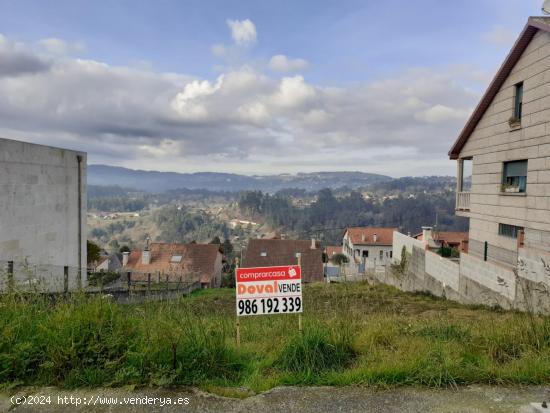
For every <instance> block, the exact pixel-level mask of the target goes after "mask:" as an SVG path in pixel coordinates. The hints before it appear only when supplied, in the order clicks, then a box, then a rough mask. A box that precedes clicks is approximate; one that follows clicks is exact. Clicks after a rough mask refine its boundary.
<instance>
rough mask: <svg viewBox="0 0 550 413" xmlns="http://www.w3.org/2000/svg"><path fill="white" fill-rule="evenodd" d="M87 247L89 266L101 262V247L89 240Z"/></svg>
mask: <svg viewBox="0 0 550 413" xmlns="http://www.w3.org/2000/svg"><path fill="white" fill-rule="evenodd" d="M86 246H87V249H88V257H87V258H88V260H87V261H88V265H91V264H93V263H94V262H97V261H99V258H100V253H101V248H99V245H97V244H96V243H95V242H92V241H90V240H88V241H87V242H86Z"/></svg>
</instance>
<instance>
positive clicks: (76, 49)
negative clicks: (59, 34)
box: [38, 37, 86, 55]
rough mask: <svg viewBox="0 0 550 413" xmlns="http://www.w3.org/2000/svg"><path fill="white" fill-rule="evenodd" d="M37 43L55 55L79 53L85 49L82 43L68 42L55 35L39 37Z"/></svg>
mask: <svg viewBox="0 0 550 413" xmlns="http://www.w3.org/2000/svg"><path fill="white" fill-rule="evenodd" d="M38 45H39V46H40V47H42V48H43V49H44V50H45V51H47V52H49V53H52V54H56V55H67V54H71V53H81V52H83V51H84V50H85V49H86V48H85V47H84V45H83V44H82V43H68V42H66V41H64V40H61V39H58V38H56V37H48V38H45V39H40V40H39V41H38Z"/></svg>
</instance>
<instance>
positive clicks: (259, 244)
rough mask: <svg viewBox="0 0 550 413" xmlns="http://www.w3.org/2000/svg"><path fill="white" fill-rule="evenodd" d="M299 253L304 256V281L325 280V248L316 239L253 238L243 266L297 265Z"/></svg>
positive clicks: (302, 263)
mask: <svg viewBox="0 0 550 413" xmlns="http://www.w3.org/2000/svg"><path fill="white" fill-rule="evenodd" d="M298 254H301V256H302V258H301V260H302V262H301V266H302V281H303V282H314V281H323V250H322V249H321V247H320V245H319V243H318V242H316V241H315V240H311V241H308V240H291V239H263V238H262V239H251V240H249V241H248V246H247V248H246V251H245V254H244V257H243V262H242V266H243V267H271V266H277V265H296V264H298Z"/></svg>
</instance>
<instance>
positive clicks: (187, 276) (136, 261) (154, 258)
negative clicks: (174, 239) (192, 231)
mask: <svg viewBox="0 0 550 413" xmlns="http://www.w3.org/2000/svg"><path fill="white" fill-rule="evenodd" d="M149 248H150V252H151V261H150V263H149V264H143V263H142V260H141V257H142V250H134V251H132V252H131V253H130V256H129V257H128V264H127V265H126V266H125V267H124V268H123V269H128V270H132V272H135V273H141V274H149V273H150V274H152V275H153V276H155V275H156V274H158V273H160V274H162V275H163V276H164V277H165V276H168V278H169V280H172V281H177V280H179V279H180V277H181V278H182V279H183V280H185V281H190V280H195V279H200V280H201V282H203V283H210V281H211V279H212V277H214V276H215V275H216V274H215V271H216V261H217V259H218V254H219V256H220V257H221V252H220V246H219V245H217V244H167V243H157V242H155V243H151V245H150V247H149ZM177 255H180V256H181V257H182V258H181V261H179V262H172V257H173V256H177Z"/></svg>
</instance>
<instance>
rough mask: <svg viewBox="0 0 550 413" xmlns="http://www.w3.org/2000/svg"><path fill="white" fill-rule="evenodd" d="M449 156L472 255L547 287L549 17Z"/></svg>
mask: <svg viewBox="0 0 550 413" xmlns="http://www.w3.org/2000/svg"><path fill="white" fill-rule="evenodd" d="M449 156H450V158H451V159H455V160H457V165H458V167H457V171H458V173H457V175H458V179H457V201H456V214H457V215H459V216H463V217H467V218H469V220H470V229H469V250H468V254H469V255H471V256H474V257H477V258H479V259H481V260H482V261H486V262H491V263H494V264H497V265H499V266H501V267H502V268H510V269H513V268H516V267H518V268H519V270H520V275H522V276H523V277H525V279H527V280H529V281H532V282H536V283H539V282H543V283H546V284H548V283H549V281H550V278H549V277H550V265H549V264H550V18H549V17H531V18H529V20H528V22H527V24H526V26H525V28H524V29H523V31H522V32H521V34H520V36H519V38H518V39H517V41H516V43H515V44H514V45H513V47H512V50H511V51H510V53H509V54H508V56H507V57H506V59H505V61H504V63H503V64H502V66H501V67H500V69H499V70H498V72H497V74H496V75H495V77H494V79H493V81H492V82H491V84H490V85H489V87H488V89H487V91H486V92H485V94H484V95H483V97H482V98H481V101H480V102H479V104H478V106H477V107H476V108H475V110H474V112H473V113H472V115H471V116H470V118H469V120H468V121H467V123H466V125H465V126H464V129H463V130H462V132H461V133H460V135H459V137H458V139H457V140H456V142H455V143H454V145H453V147H452V148H451V150H450V151H449ZM470 174H471V186H470V185H469V182H468V178H469V175H470ZM465 258H467V257H465ZM508 284H509V283H508Z"/></svg>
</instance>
